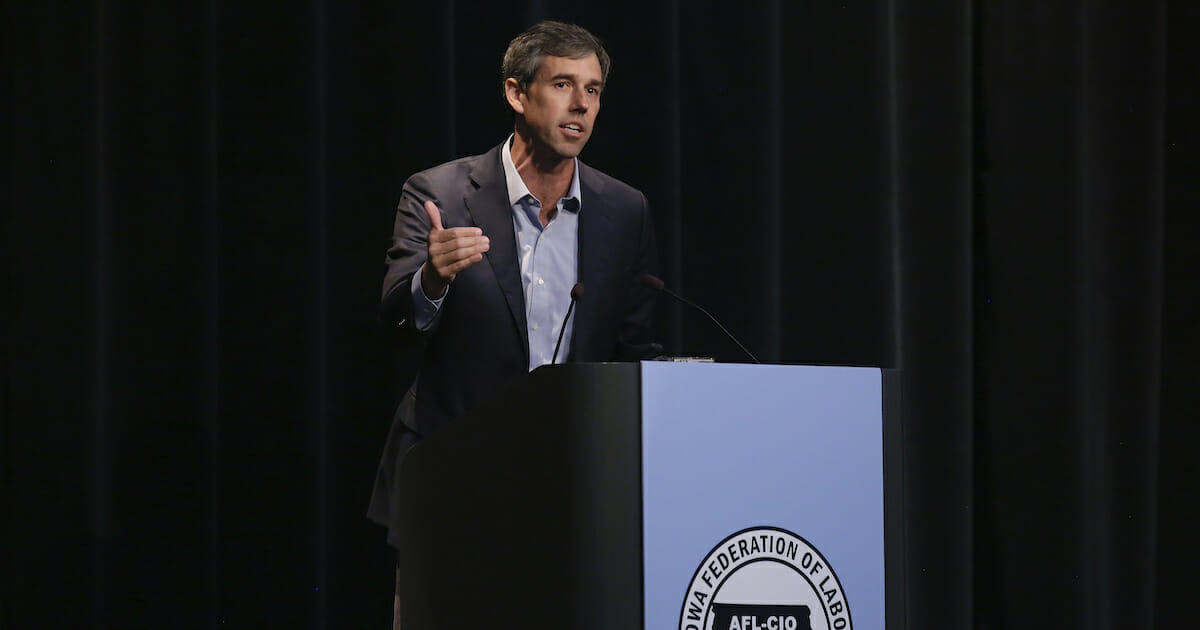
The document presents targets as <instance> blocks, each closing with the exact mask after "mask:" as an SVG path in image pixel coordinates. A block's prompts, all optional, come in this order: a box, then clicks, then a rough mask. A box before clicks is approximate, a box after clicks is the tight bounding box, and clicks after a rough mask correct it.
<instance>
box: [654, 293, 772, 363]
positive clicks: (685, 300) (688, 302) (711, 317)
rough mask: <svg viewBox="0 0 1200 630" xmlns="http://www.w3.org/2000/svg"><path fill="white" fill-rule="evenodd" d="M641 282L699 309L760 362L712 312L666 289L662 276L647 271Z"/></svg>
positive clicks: (751, 358) (753, 359)
mask: <svg viewBox="0 0 1200 630" xmlns="http://www.w3.org/2000/svg"><path fill="white" fill-rule="evenodd" d="M642 284H644V285H646V286H647V287H650V288H651V289H654V290H655V291H659V292H661V293H666V294H667V295H669V296H671V297H673V298H675V299H676V300H679V301H680V302H682V303H684V304H686V305H688V306H690V307H692V308H694V309H696V310H698V311H700V312H701V313H704V314H705V315H706V316H707V317H708V318H709V319H710V320H712V323H714V324H716V325H717V328H720V329H721V332H723V333H725V336H726V337H729V338H730V339H731V340H732V341H733V343H736V344H737V347H739V348H741V349H742V352H745V353H746V356H748V357H750V360H752V361H754V362H755V363H762V361H759V360H758V357H756V356H754V353H753V352H750V350H749V349H747V348H746V346H744V345H742V342H740V341H738V339H737V337H734V336H733V333H731V332H729V330H728V329H727V328H725V326H723V325H722V324H721V322H719V321H717V318H716V317H713V314H712V313H709V312H708V311H707V310H705V309H704V307H702V306H700V305H699V304H696V303H695V302H692V301H691V300H689V299H687V298H685V297H683V296H682V295H679V294H678V293H676V292H674V291H672V290H670V289H668V288H667V284H666V283H665V282H663V281H662V278H659V277H658V276H655V275H652V274H648V273H647V274H644V275H643V276H642Z"/></svg>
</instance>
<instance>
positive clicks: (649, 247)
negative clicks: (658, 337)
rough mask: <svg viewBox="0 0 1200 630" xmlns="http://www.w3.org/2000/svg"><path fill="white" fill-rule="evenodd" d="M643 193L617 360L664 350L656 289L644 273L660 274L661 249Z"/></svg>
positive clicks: (646, 356) (654, 353) (644, 355)
mask: <svg viewBox="0 0 1200 630" xmlns="http://www.w3.org/2000/svg"><path fill="white" fill-rule="evenodd" d="M639 196H640V197H641V202H642V204H641V212H640V217H639V218H640V221H639V227H638V234H637V238H638V244H637V249H636V254H635V259H634V261H633V265H632V267H631V273H630V278H629V286H628V288H627V291H628V293H627V297H626V300H625V304H626V309H625V313H624V314H623V316H622V318H621V323H620V327H619V329H618V331H617V344H616V347H615V348H613V358H614V359H615V360H617V361H638V360H641V359H649V358H653V357H656V356H659V355H661V354H662V350H663V348H662V345H661V344H658V343H656V342H654V329H653V324H654V303H655V300H656V298H657V297H658V295H657V293H656V292H655V291H653V290H652V289H650V287H648V286H646V284H645V282H643V280H642V277H643V276H645V275H646V274H648V273H649V274H655V275H657V274H658V249H657V245H656V243H655V238H654V223H653V221H651V220H650V204H649V203H648V202H647V201H646V196H645V195H644V194H641V193H639Z"/></svg>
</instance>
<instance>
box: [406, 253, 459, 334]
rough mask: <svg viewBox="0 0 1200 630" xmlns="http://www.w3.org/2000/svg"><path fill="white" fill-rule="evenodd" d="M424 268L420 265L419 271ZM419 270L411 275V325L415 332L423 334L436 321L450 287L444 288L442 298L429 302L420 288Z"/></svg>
mask: <svg viewBox="0 0 1200 630" xmlns="http://www.w3.org/2000/svg"><path fill="white" fill-rule="evenodd" d="M424 268H425V266H424V265H422V266H421V269H424ZM421 269H418V270H417V273H414V274H413V279H412V299H413V324H415V325H416V327H417V330H419V331H421V332H425V331H427V330H429V328H430V327H431V326H433V320H435V319H437V314H438V310H439V309H440V308H442V302H444V301H445V300H446V296H447V295H449V294H450V287H446V292H445V293H443V294H442V297H440V298H438V299H436V300H431V299H429V296H427V295H425V290H424V289H422V288H421Z"/></svg>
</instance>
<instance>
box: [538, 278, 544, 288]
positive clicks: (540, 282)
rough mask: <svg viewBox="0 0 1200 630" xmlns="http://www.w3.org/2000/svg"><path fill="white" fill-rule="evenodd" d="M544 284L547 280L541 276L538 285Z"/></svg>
mask: <svg viewBox="0 0 1200 630" xmlns="http://www.w3.org/2000/svg"><path fill="white" fill-rule="evenodd" d="M543 284H546V281H545V280H542V279H541V278H538V286H541V285H543Z"/></svg>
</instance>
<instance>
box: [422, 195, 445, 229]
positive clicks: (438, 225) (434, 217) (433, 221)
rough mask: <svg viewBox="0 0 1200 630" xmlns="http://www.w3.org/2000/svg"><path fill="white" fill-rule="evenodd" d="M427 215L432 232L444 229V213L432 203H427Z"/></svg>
mask: <svg viewBox="0 0 1200 630" xmlns="http://www.w3.org/2000/svg"><path fill="white" fill-rule="evenodd" d="M425 214H428V215H429V226H430V231H433V230H440V229H442V212H441V210H438V207H437V204H435V203H433V202H432V201H426V202H425Z"/></svg>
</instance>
